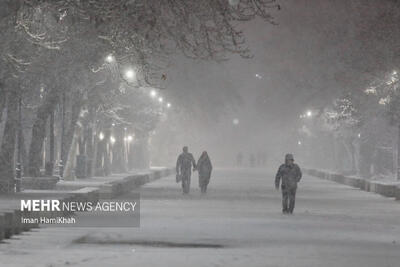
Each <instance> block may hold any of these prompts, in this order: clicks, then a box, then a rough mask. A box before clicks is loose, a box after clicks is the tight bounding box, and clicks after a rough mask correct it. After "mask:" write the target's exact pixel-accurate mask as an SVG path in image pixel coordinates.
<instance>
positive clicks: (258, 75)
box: [254, 73, 262, 80]
mask: <svg viewBox="0 0 400 267" xmlns="http://www.w3.org/2000/svg"><path fill="white" fill-rule="evenodd" d="M254 76H255V77H256V78H257V79H260V80H261V79H262V76H261V75H260V74H258V73H256V74H255V75H254Z"/></svg>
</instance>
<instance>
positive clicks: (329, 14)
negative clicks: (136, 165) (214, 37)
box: [166, 0, 400, 162]
mask: <svg viewBox="0 0 400 267" xmlns="http://www.w3.org/2000/svg"><path fill="white" fill-rule="evenodd" d="M279 2H280V4H281V5H282V9H281V10H280V11H277V12H274V13H273V14H274V16H275V21H276V22H277V24H278V25H271V24H268V23H265V22H264V21H260V20H256V21H252V22H250V23H247V24H245V25H243V26H241V28H243V30H244V33H245V35H246V38H247V42H248V46H249V48H250V49H251V51H252V54H253V55H254V57H253V58H252V59H242V58H240V57H238V56H235V55H233V56H230V60H229V61H227V62H224V63H209V62H193V61H190V60H184V59H179V57H178V59H177V60H176V61H175V63H174V64H173V66H172V68H171V69H172V70H171V71H170V72H171V79H172V81H171V82H170V84H169V86H168V88H167V90H166V91H167V92H166V94H169V96H170V97H171V98H172V99H173V100H172V101H175V102H176V103H177V104H178V105H179V106H181V107H182V109H183V110H185V112H184V114H186V119H187V121H186V123H185V124H184V125H183V126H180V127H182V128H180V129H178V132H180V133H181V134H182V136H183V137H182V143H186V144H188V145H189V146H190V145H192V147H193V149H194V151H195V152H196V153H200V151H201V150H203V149H206V148H207V149H209V150H211V155H213V154H214V155H215V157H217V158H218V160H220V161H221V162H223V161H225V160H226V159H227V158H229V160H233V158H234V157H235V156H236V153H237V152H238V151H244V152H245V153H251V152H257V151H258V150H262V149H264V148H265V150H268V151H270V152H271V154H274V157H278V155H280V154H283V153H285V152H286V151H282V150H284V149H286V150H288V149H290V147H289V148H287V147H286V146H285V144H286V143H287V140H288V139H289V138H292V137H293V133H294V132H295V131H296V127H297V124H298V116H299V114H300V113H301V112H304V111H305V110H306V109H308V108H321V107H323V106H325V105H327V104H329V103H331V102H332V101H333V99H334V98H335V97H338V96H340V95H341V94H343V92H345V91H349V90H362V89H364V87H365V86H366V85H367V84H368V82H370V81H371V79H373V78H374V77H376V76H378V75H380V74H381V73H384V72H386V71H389V70H391V69H394V68H395V66H396V65H397V63H398V62H397V61H398V59H397V57H398V54H399V53H400V50H399V48H398V46H397V44H398V41H399V39H400V38H399V36H400V34H399V29H398V25H399V24H398V23H399V22H400V19H399V18H400V17H399V14H400V12H399V7H398V6H399V3H398V2H397V1H393V0H384V1H380V0H356V1H347V0H329V1H328V0H281V1H279ZM256 74H259V75H260V76H261V77H262V78H261V79H259V78H257V77H256V76H255V75H256ZM184 107H189V108H188V109H185V108H184ZM187 110H189V113H187ZM191 112H192V113H191ZM218 114H220V115H218ZM171 116H172V114H171ZM235 118H237V119H239V121H240V123H239V124H238V125H236V126H235V125H233V123H232V121H233V119H235ZM185 125H186V126H185ZM189 133H190V134H189ZM178 143H179V142H178ZM174 148H175V147H174ZM176 149H180V146H179V145H178V144H177V145H176ZM281 151H282V152H281ZM229 160H228V161H229Z"/></svg>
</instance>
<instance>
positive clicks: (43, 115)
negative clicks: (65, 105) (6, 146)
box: [28, 89, 58, 177]
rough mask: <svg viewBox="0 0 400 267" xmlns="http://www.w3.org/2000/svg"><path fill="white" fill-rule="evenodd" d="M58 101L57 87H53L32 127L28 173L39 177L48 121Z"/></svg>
mask: <svg viewBox="0 0 400 267" xmlns="http://www.w3.org/2000/svg"><path fill="white" fill-rule="evenodd" d="M57 102H58V94H57V89H53V90H51V91H50V92H49V94H48V95H47V96H46V97H45V99H44V102H43V104H42V105H41V106H40V107H39V109H38V111H37V115H36V120H35V122H34V124H33V127H32V139H31V145H30V149H29V163H28V175H29V176H31V177H38V176H39V175H40V162H41V157H38V155H40V153H41V151H42V148H43V141H44V138H45V133H46V131H45V130H46V121H47V118H48V117H49V116H50V114H51V113H52V112H54V109H55V107H56V105H57Z"/></svg>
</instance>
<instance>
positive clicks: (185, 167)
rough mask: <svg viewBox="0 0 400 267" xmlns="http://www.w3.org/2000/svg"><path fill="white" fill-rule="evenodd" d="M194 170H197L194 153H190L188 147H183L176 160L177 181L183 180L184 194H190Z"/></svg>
mask: <svg viewBox="0 0 400 267" xmlns="http://www.w3.org/2000/svg"><path fill="white" fill-rule="evenodd" d="M192 165H193V171H195V170H196V160H195V159H194V157H193V155H192V154H191V153H189V151H188V147H187V146H184V147H183V152H182V153H181V154H180V155H179V157H178V160H177V161H176V182H177V183H179V182H180V181H182V190H183V194H189V191H190V177H191V176H192Z"/></svg>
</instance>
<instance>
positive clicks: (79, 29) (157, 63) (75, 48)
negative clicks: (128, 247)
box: [0, 0, 279, 191]
mask: <svg viewBox="0 0 400 267" xmlns="http://www.w3.org/2000/svg"><path fill="white" fill-rule="evenodd" d="M278 7H279V6H277V5H276V4H275V1H274V0H251V1H250V0H242V1H227V0H217V1H215V0H204V1H195V0H193V1H192V0H190V1H165V0H146V1H144V0H136V1H132V0H118V1H108V0H90V1H79V0H6V1H1V3H0V10H1V13H2V14H1V15H2V16H1V19H0V31H1V33H2V38H1V40H0V51H1V60H0V120H1V121H0V123H1V124H0V127H1V130H2V131H1V133H0V137H1V139H0V141H1V148H0V182H1V191H13V190H14V184H15V183H14V176H15V170H14V169H15V168H14V165H15V162H16V161H18V162H19V163H22V166H23V170H24V174H25V175H27V176H32V177H37V176H40V175H41V172H40V169H41V166H42V164H43V158H42V157H41V156H40V155H42V153H43V151H44V150H46V149H47V150H48V152H49V153H48V154H49V157H47V159H46V160H47V161H48V163H47V165H48V168H47V169H49V173H52V169H53V167H54V165H55V159H56V158H58V159H59V162H60V166H61V168H60V170H61V173H60V175H64V176H71V175H72V176H73V174H72V173H71V170H72V169H73V168H72V166H73V162H74V161H75V155H76V154H80V155H86V156H87V158H89V159H91V160H89V161H88V162H89V165H90V167H86V169H87V170H86V171H85V172H86V173H87V174H89V175H92V174H94V173H95V172H97V174H105V175H107V174H108V173H109V172H110V170H111V169H112V168H114V169H119V170H121V168H123V166H122V167H121V166H120V167H119V168H117V166H111V165H110V164H111V160H110V153H109V151H110V150H116V151H126V150H127V149H126V146H125V145H124V144H123V142H125V141H127V138H128V137H129V136H131V135H130V133H134V134H135V137H136V138H137V139H138V140H142V141H139V143H143V144H144V145H145V143H146V140H147V137H148V135H149V133H150V132H151V131H152V130H153V129H154V128H155V126H156V124H157V122H158V121H159V120H160V118H161V117H162V110H161V109H160V108H159V107H158V106H155V105H154V104H152V103H151V102H149V99H148V98H146V97H147V96H148V93H149V89H148V88H159V89H163V88H165V80H166V79H167V77H166V75H165V74H164V72H165V69H166V67H167V66H168V61H169V58H170V55H172V54H174V53H177V52H178V53H182V54H183V55H185V56H187V57H189V58H193V59H205V60H224V59H226V57H227V54H228V53H236V54H239V55H241V56H243V57H249V56H250V54H249V51H248V49H247V48H246V47H245V46H244V37H243V35H242V33H241V32H240V31H239V30H237V29H236V24H237V22H241V21H247V20H251V19H253V18H255V17H261V18H263V19H264V20H266V21H267V22H272V17H271V15H270V14H269V11H270V10H271V9H276V8H278ZM100 134H101V136H102V137H101V138H100ZM112 139H114V141H112ZM110 140H111V141H112V142H111V143H110ZM57 143H58V146H57ZM44 144H47V145H46V146H45V147H43V146H44ZM111 145H112V147H111ZM17 146H18V147H17ZM17 148H18V149H17ZM122 148H123V149H122ZM137 149H138V150H142V151H144V150H145V149H143V148H137ZM124 153H126V152H124ZM112 155H114V156H113V157H114V158H113V162H114V163H115V164H117V163H119V162H122V160H121V159H120V158H118V157H120V156H118V155H121V153H113V154H112ZM139 158H140V157H139ZM117 165H118V164H117ZM98 166H102V168H100V169H101V170H102V171H99V168H98ZM62 167H64V170H63V168H62Z"/></svg>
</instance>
